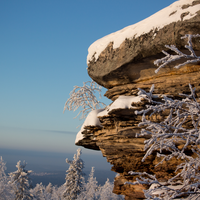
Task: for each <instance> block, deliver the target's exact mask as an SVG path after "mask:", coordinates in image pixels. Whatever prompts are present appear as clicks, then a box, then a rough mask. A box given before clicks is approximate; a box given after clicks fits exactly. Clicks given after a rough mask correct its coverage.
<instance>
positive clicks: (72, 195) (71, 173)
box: [63, 149, 84, 200]
mask: <svg viewBox="0 0 200 200" xmlns="http://www.w3.org/2000/svg"><path fill="white" fill-rule="evenodd" d="M66 163H68V164H69V169H68V170H67V171H66V172H67V174H66V178H65V180H66V181H65V183H64V187H65V191H64V192H63V198H64V199H66V200H74V199H76V198H77V196H78V195H79V194H80V193H81V191H82V190H83V184H84V173H83V168H84V162H83V160H82V159H81V149H77V154H74V159H73V160H69V159H66Z"/></svg>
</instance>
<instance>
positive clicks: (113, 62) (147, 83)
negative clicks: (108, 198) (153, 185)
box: [76, 0, 200, 200]
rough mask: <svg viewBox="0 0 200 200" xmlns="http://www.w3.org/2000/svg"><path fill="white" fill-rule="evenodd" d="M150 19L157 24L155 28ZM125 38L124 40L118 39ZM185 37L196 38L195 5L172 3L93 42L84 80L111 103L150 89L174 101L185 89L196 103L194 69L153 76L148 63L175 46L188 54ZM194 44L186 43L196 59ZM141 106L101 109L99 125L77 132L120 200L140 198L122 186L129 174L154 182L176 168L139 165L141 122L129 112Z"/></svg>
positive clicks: (198, 47) (198, 48)
mask: <svg viewBox="0 0 200 200" xmlns="http://www.w3.org/2000/svg"><path fill="white" fill-rule="evenodd" d="M161 17H163V19H161ZM155 18H157V19H161V21H160V22H155V20H154V19H155ZM154 22H155V23H156V24H154ZM145 26H147V28H146V29H145ZM141 30H142V31H141ZM144 30H145V31H144ZM125 32H128V35H126V34H125V36H124V35H123V34H124V33H125ZM130 33H131V34H130ZM185 34H200V0H179V1H176V2H175V3H173V4H172V5H170V6H169V7H167V8H165V9H163V10H161V11H159V12H158V13H156V14H154V15H153V16H151V17H149V18H147V19H146V20H143V21H141V22H139V23H137V24H135V25H133V26H130V27H127V28H125V29H123V30H121V31H118V32H116V33H113V34H111V35H109V36H106V37H104V38H102V39H100V40H98V41H97V42H96V43H94V44H92V46H91V47H90V49H89V56H88V74H89V75H90V77H91V78H92V79H93V80H94V81H96V82H97V83H98V84H100V85H102V86H103V87H105V88H107V89H108V91H107V92H106V94H105V96H106V97H108V98H109V99H111V100H113V101H114V100H116V99H117V98H118V97H120V96H121V95H125V96H133V97H134V98H136V99H137V93H138V88H142V89H144V90H146V91H148V90H149V89H150V87H151V85H152V84H154V85H155V90H154V91H155V93H156V94H166V95H170V96H173V97H175V98H179V93H188V92H189V87H188V84H189V83H190V84H192V85H193V86H194V87H196V94H197V97H200V96H199V95H200V83H199V79H200V63H194V64H188V65H185V66H183V67H181V68H180V69H174V65H175V64H177V62H175V63H172V64H170V65H168V66H166V67H165V68H162V69H161V70H160V71H159V72H158V73H157V74H156V73H155V70H156V68H157V67H156V66H155V65H154V61H155V60H157V59H160V58H162V57H163V56H164V55H163V53H162V50H163V49H164V50H166V51H167V49H166V48H165V45H166V44H168V45H175V46H176V47H177V48H178V49H179V50H181V51H182V52H186V53H188V52H187V51H186V49H185V44H186V43H187V41H186V40H184V39H181V37H182V36H184V35H185ZM199 39H200V38H195V39H194V40H193V41H192V42H193V49H194V50H195V52H196V54H197V55H198V56H199V55H200V42H199ZM119 40H120V42H119ZM116 43H117V45H116ZM99 46H100V47H101V48H100V49H99ZM102 46H104V47H103V48H102ZM95 48H96V49H95ZM170 53H172V52H170ZM180 62H183V60H180ZM146 103H147V102H146V101H145V100H144V99H140V101H135V102H134V100H133V103H132V106H130V107H129V106H128V107H127V106H125V107H121V108H120V107H119V108H116V109H115V108H113V109H110V110H109V108H107V111H106V114H105V115H101V114H100V115H97V117H98V118H99V120H100V122H101V125H100V126H99V125H98V126H85V127H84V131H83V132H82V134H83V135H84V138H83V139H82V140H80V141H77V143H76V145H81V146H84V147H86V148H90V149H95V150H101V151H102V154H103V156H105V157H106V158H107V161H108V162H110V163H111V164H112V165H113V167H112V170H113V171H115V172H117V173H119V176H117V177H116V178H115V187H114V192H115V193H117V194H123V195H125V196H126V197H125V199H126V200H129V199H143V198H144V194H143V189H144V186H131V185H124V183H125V182H126V181H133V180H134V179H135V177H134V178H133V176H130V175H129V174H128V172H129V171H131V170H134V171H146V172H150V173H155V174H156V175H157V177H158V178H160V179H161V180H162V179H163V180H165V179H168V178H169V177H171V176H172V175H173V173H174V169H175V168H176V165H177V163H178V162H179V161H177V160H170V162H168V163H166V162H165V163H164V164H163V165H159V166H158V167H156V168H155V167H154V166H155V164H156V163H157V162H158V160H157V159H158V158H156V157H155V155H152V156H149V157H148V158H147V159H146V161H145V162H144V163H142V162H141V159H142V157H143V156H144V153H145V152H144V141H145V139H146V138H145V137H138V138H136V137H135V135H136V133H138V132H140V128H139V127H138V123H139V122H140V121H141V116H140V115H135V110H141V109H143V108H144V107H145V104H146ZM111 106H112V105H111ZM165 116H166V113H162V114H161V115H157V116H152V118H151V120H154V121H161V120H162V119H163V118H164V117H165Z"/></svg>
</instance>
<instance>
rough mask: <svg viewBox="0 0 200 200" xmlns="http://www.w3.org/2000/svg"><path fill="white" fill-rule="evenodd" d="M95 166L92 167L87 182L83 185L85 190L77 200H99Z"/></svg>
mask: <svg viewBox="0 0 200 200" xmlns="http://www.w3.org/2000/svg"><path fill="white" fill-rule="evenodd" d="M94 171H95V170H94V167H92V169H91V172H90V174H89V178H88V180H87V183H85V184H84V185H83V188H84V189H83V191H82V192H81V194H80V195H79V196H78V198H77V200H97V199H99V189H100V186H98V182H97V180H96V177H94Z"/></svg>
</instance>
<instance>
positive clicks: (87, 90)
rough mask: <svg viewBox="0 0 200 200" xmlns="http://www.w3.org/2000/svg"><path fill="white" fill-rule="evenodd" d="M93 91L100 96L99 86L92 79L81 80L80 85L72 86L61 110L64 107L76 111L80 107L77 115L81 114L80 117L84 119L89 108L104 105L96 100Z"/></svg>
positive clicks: (97, 107) (92, 108)
mask: <svg viewBox="0 0 200 200" xmlns="http://www.w3.org/2000/svg"><path fill="white" fill-rule="evenodd" d="M95 92H98V93H99V97H100V98H101V86H100V85H98V84H97V83H95V82H94V81H87V82H83V86H81V87H80V86H74V89H73V90H72V91H71V92H70V98H69V99H68V100H67V101H66V103H65V106H64V111H63V112H65V110H66V109H67V110H73V111H76V110H77V109H78V108H79V107H82V109H81V110H80V111H79V113H78V114H77V116H78V115H80V114H81V117H80V119H84V118H85V117H86V116H87V114H88V113H89V112H90V111H91V110H95V109H99V108H101V107H102V106H103V107H105V106H106V105H105V104H104V103H102V102H100V101H98V99H97V97H96V96H95ZM77 116H76V117H77Z"/></svg>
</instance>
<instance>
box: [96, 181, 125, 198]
mask: <svg viewBox="0 0 200 200" xmlns="http://www.w3.org/2000/svg"><path fill="white" fill-rule="evenodd" d="M112 191H113V183H111V182H110V181H109V179H107V181H106V182H105V184H104V185H103V186H101V188H100V190H99V194H100V196H99V200H122V199H124V197H123V196H122V195H116V194H114V193H113V192H112Z"/></svg>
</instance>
